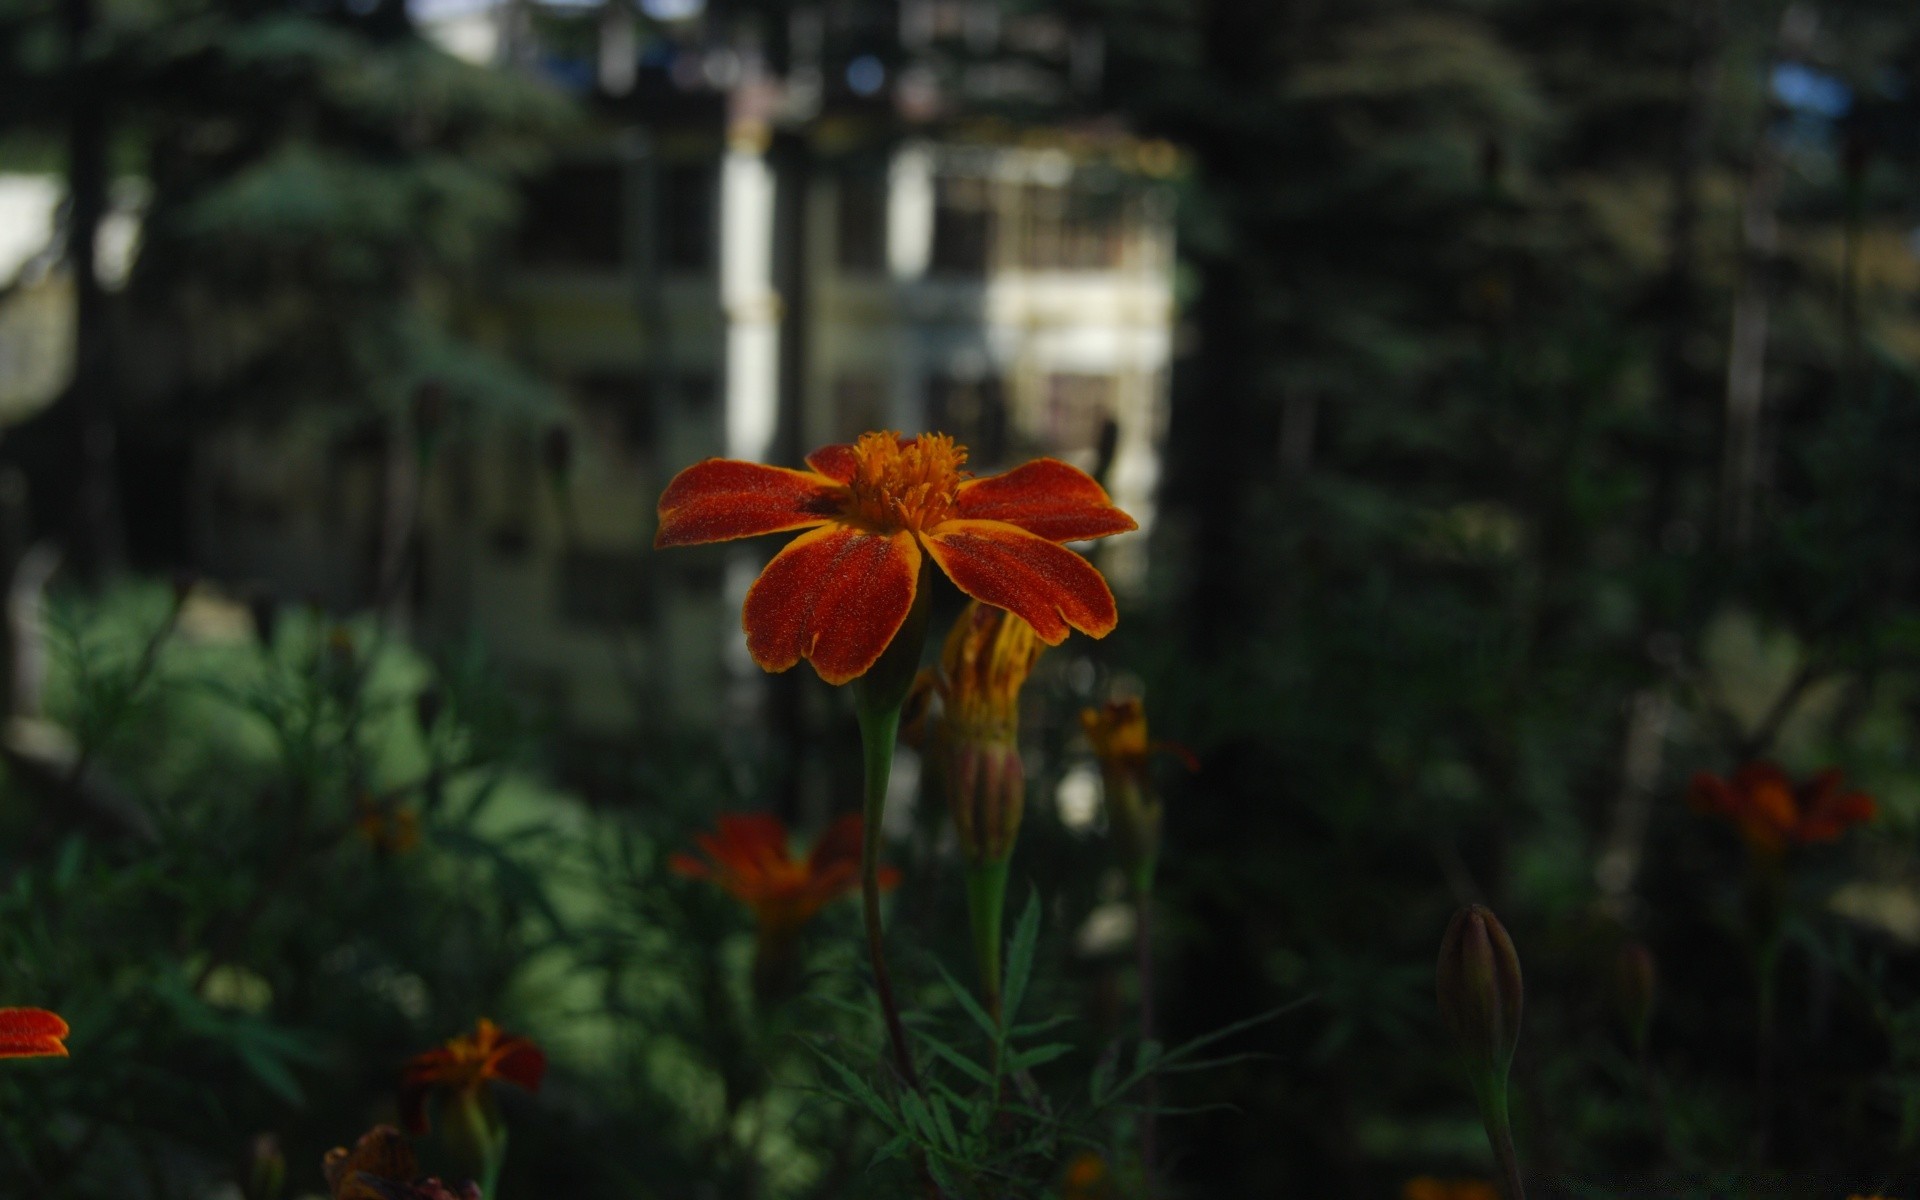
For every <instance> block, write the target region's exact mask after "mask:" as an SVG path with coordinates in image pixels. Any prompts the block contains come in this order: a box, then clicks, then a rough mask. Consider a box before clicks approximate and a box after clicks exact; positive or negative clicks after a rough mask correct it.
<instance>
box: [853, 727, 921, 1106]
mask: <svg viewBox="0 0 1920 1200" xmlns="http://www.w3.org/2000/svg"><path fill="white" fill-rule="evenodd" d="M899 732H900V706H899V705H897V704H896V705H894V706H893V707H891V708H888V709H884V710H880V711H877V712H876V711H873V710H871V709H869V708H868V707H867V706H866V705H864V704H863V705H861V706H860V742H861V749H862V751H863V756H864V759H865V764H866V796H865V804H864V806H863V808H862V810H861V811H862V813H863V815H864V817H865V821H864V824H863V825H862V826H861V831H860V909H861V914H862V915H863V916H864V917H865V918H866V925H867V954H868V956H869V957H870V958H872V960H873V991H874V995H875V997H876V998H877V999H878V1000H879V1001H880V1016H881V1017H882V1019H884V1020H885V1021H886V1025H887V1040H888V1041H889V1042H891V1043H892V1044H893V1062H894V1065H895V1066H896V1067H898V1068H899V1069H900V1078H901V1079H902V1080H903V1081H904V1082H905V1083H906V1085H907V1086H908V1087H910V1088H912V1089H913V1090H914V1091H916V1092H917V1091H919V1090H920V1077H919V1075H918V1074H917V1073H916V1072H915V1071H914V1069H913V1054H912V1052H911V1051H910V1050H909V1049H908V1048H907V1031H906V1028H905V1026H903V1025H901V1023H900V1004H899V1002H898V1001H897V1000H895V999H894V996H893V976H892V975H891V974H890V973H889V972H888V970H887V949H886V940H885V932H884V930H883V928H882V926H881V923H880V821H881V818H882V816H883V815H884V814H885V812H886V806H887V780H888V778H889V777H890V776H891V775H892V773H893V740H894V738H895V737H896V736H897V735H898V734H899Z"/></svg>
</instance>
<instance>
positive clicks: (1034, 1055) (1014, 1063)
mask: <svg viewBox="0 0 1920 1200" xmlns="http://www.w3.org/2000/svg"><path fill="white" fill-rule="evenodd" d="M1074 1049H1075V1047H1074V1046H1073V1045H1072V1043H1070V1042H1053V1043H1051V1044H1049V1045H1045V1046H1035V1047H1034V1048H1033V1049H1031V1050H1022V1051H1021V1052H1020V1053H1018V1054H1016V1055H1014V1056H1013V1058H1012V1060H1011V1061H1010V1062H1008V1064H1007V1069H1008V1070H1010V1071H1031V1070H1032V1069H1033V1068H1035V1067H1037V1066H1040V1065H1041V1064H1043V1063H1050V1062H1052V1061H1053V1060H1054V1059H1056V1058H1060V1057H1062V1056H1064V1055H1068V1054H1071V1053H1073V1051H1074Z"/></svg>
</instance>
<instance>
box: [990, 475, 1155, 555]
mask: <svg viewBox="0 0 1920 1200" xmlns="http://www.w3.org/2000/svg"><path fill="white" fill-rule="evenodd" d="M953 507H954V511H955V512H956V513H958V514H959V515H960V516H961V517H963V518H967V519H971V520H979V521H1005V522H1006V523H1007V524H1009V525H1017V526H1019V527H1020V528H1021V529H1024V530H1026V531H1027V532H1028V533H1037V534H1039V535H1040V536H1041V537H1043V538H1046V539H1047V540H1048V541H1050V542H1077V541H1079V540H1081V539H1082V538H1099V537H1109V536H1111V535H1113V534H1116V533H1126V532H1128V531H1129V530H1134V529H1138V528H1140V526H1139V525H1138V524H1136V523H1135V521H1134V519H1133V518H1132V517H1130V516H1128V515H1127V514H1126V513H1123V512H1121V511H1120V510H1119V509H1117V508H1115V507H1114V506H1113V501H1112V500H1110V499H1108V498H1107V492H1106V489H1105V488H1103V487H1101V486H1100V485H1099V483H1097V482H1095V480H1094V478H1093V476H1091V475H1089V474H1087V473H1086V472H1085V471H1082V470H1081V469H1080V468H1078V467H1075V466H1070V465H1068V464H1067V463H1063V462H1061V461H1060V460H1059V459H1057V458H1038V459H1035V460H1034V461H1032V462H1030V463H1027V464H1026V465H1024V466H1019V467H1015V468H1014V469H1013V470H1011V471H1005V472H1002V473H1001V474H999V475H989V476H987V477H986V478H984V479H970V480H968V481H967V482H965V483H963V484H961V485H960V490H959V492H958V493H957V494H956V495H955V496H954V502H953Z"/></svg>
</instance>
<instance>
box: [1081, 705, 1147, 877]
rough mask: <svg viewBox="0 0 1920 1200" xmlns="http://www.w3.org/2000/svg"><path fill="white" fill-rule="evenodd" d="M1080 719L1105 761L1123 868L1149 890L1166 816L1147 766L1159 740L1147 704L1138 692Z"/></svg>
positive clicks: (1102, 765) (1105, 784) (1109, 815)
mask: <svg viewBox="0 0 1920 1200" xmlns="http://www.w3.org/2000/svg"><path fill="white" fill-rule="evenodd" d="M1080 724H1081V726H1082V727H1083V728H1084V729H1085V730H1086V734H1087V741H1088V742H1089V743H1090V744H1091V745H1092V746H1093V753H1094V757H1095V758H1097V759H1099V760H1100V781H1101V785H1102V788H1103V789H1104V791H1105V793H1106V803H1107V823H1108V824H1109V825H1110V826H1111V827H1112V829H1113V844H1114V850H1115V851H1116V853H1117V856H1118V858H1119V859H1120V867H1121V869H1122V870H1124V871H1125V872H1126V873H1127V878H1128V879H1129V880H1131V881H1132V883H1133V885H1134V887H1135V888H1136V889H1139V890H1141V891H1146V890H1148V889H1149V888H1150V887H1151V886H1152V883H1153V871H1154V866H1155V864H1156V863H1157V862H1158V861H1159V858H1160V816H1161V807H1160V801H1159V799H1158V798H1157V797H1155V795H1154V792H1153V778H1152V775H1151V773H1150V772H1149V771H1148V769H1147V758H1148V754H1149V752H1150V751H1151V750H1152V748H1153V744H1152V743H1151V742H1149V741H1148V740H1147V713H1146V707H1145V706H1144V705H1143V704H1142V703H1141V701H1140V698H1139V697H1137V696H1133V697H1129V698H1127V699H1125V700H1116V701H1114V702H1112V703H1110V704H1106V705H1103V706H1102V707H1100V708H1089V709H1085V710H1083V711H1082V712H1081V714H1080Z"/></svg>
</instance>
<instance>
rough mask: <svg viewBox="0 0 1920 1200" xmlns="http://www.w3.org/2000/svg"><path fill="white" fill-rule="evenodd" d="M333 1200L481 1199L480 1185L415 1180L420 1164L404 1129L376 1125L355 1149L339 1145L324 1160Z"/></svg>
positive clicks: (323, 1166) (322, 1162) (328, 1186)
mask: <svg viewBox="0 0 1920 1200" xmlns="http://www.w3.org/2000/svg"><path fill="white" fill-rule="evenodd" d="M320 1166H321V1170H322V1172H323V1173H324V1174H325V1175H326V1179H327V1190H328V1191H329V1192H330V1193H331V1195H332V1197H333V1200H480V1189H479V1188H478V1187H476V1186H475V1185H474V1184H471V1183H469V1184H467V1185H465V1186H464V1187H461V1188H459V1189H458V1190H455V1189H453V1188H449V1187H448V1186H447V1185H445V1184H443V1183H441V1182H440V1181H439V1180H438V1179H426V1180H421V1181H420V1182H417V1183H416V1182H415V1181H414V1176H416V1175H418V1174H419V1172H420V1164H419V1161H418V1160H417V1159H415V1158H414V1156H413V1147H411V1146H409V1145H408V1144H407V1139H406V1138H404V1137H402V1136H401V1134H400V1131H399V1130H398V1129H395V1128H394V1127H393V1126H391V1125H375V1126H374V1127H373V1128H372V1129H369V1130H368V1131H367V1132H366V1133H364V1134H362V1135H361V1136H360V1140H359V1141H358V1142H355V1143H354V1146H353V1149H352V1150H348V1149H347V1148H346V1147H345V1146H336V1147H334V1148H333V1149H332V1150H329V1151H327V1155H326V1157H325V1158H324V1159H322V1160H321V1164H320Z"/></svg>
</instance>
